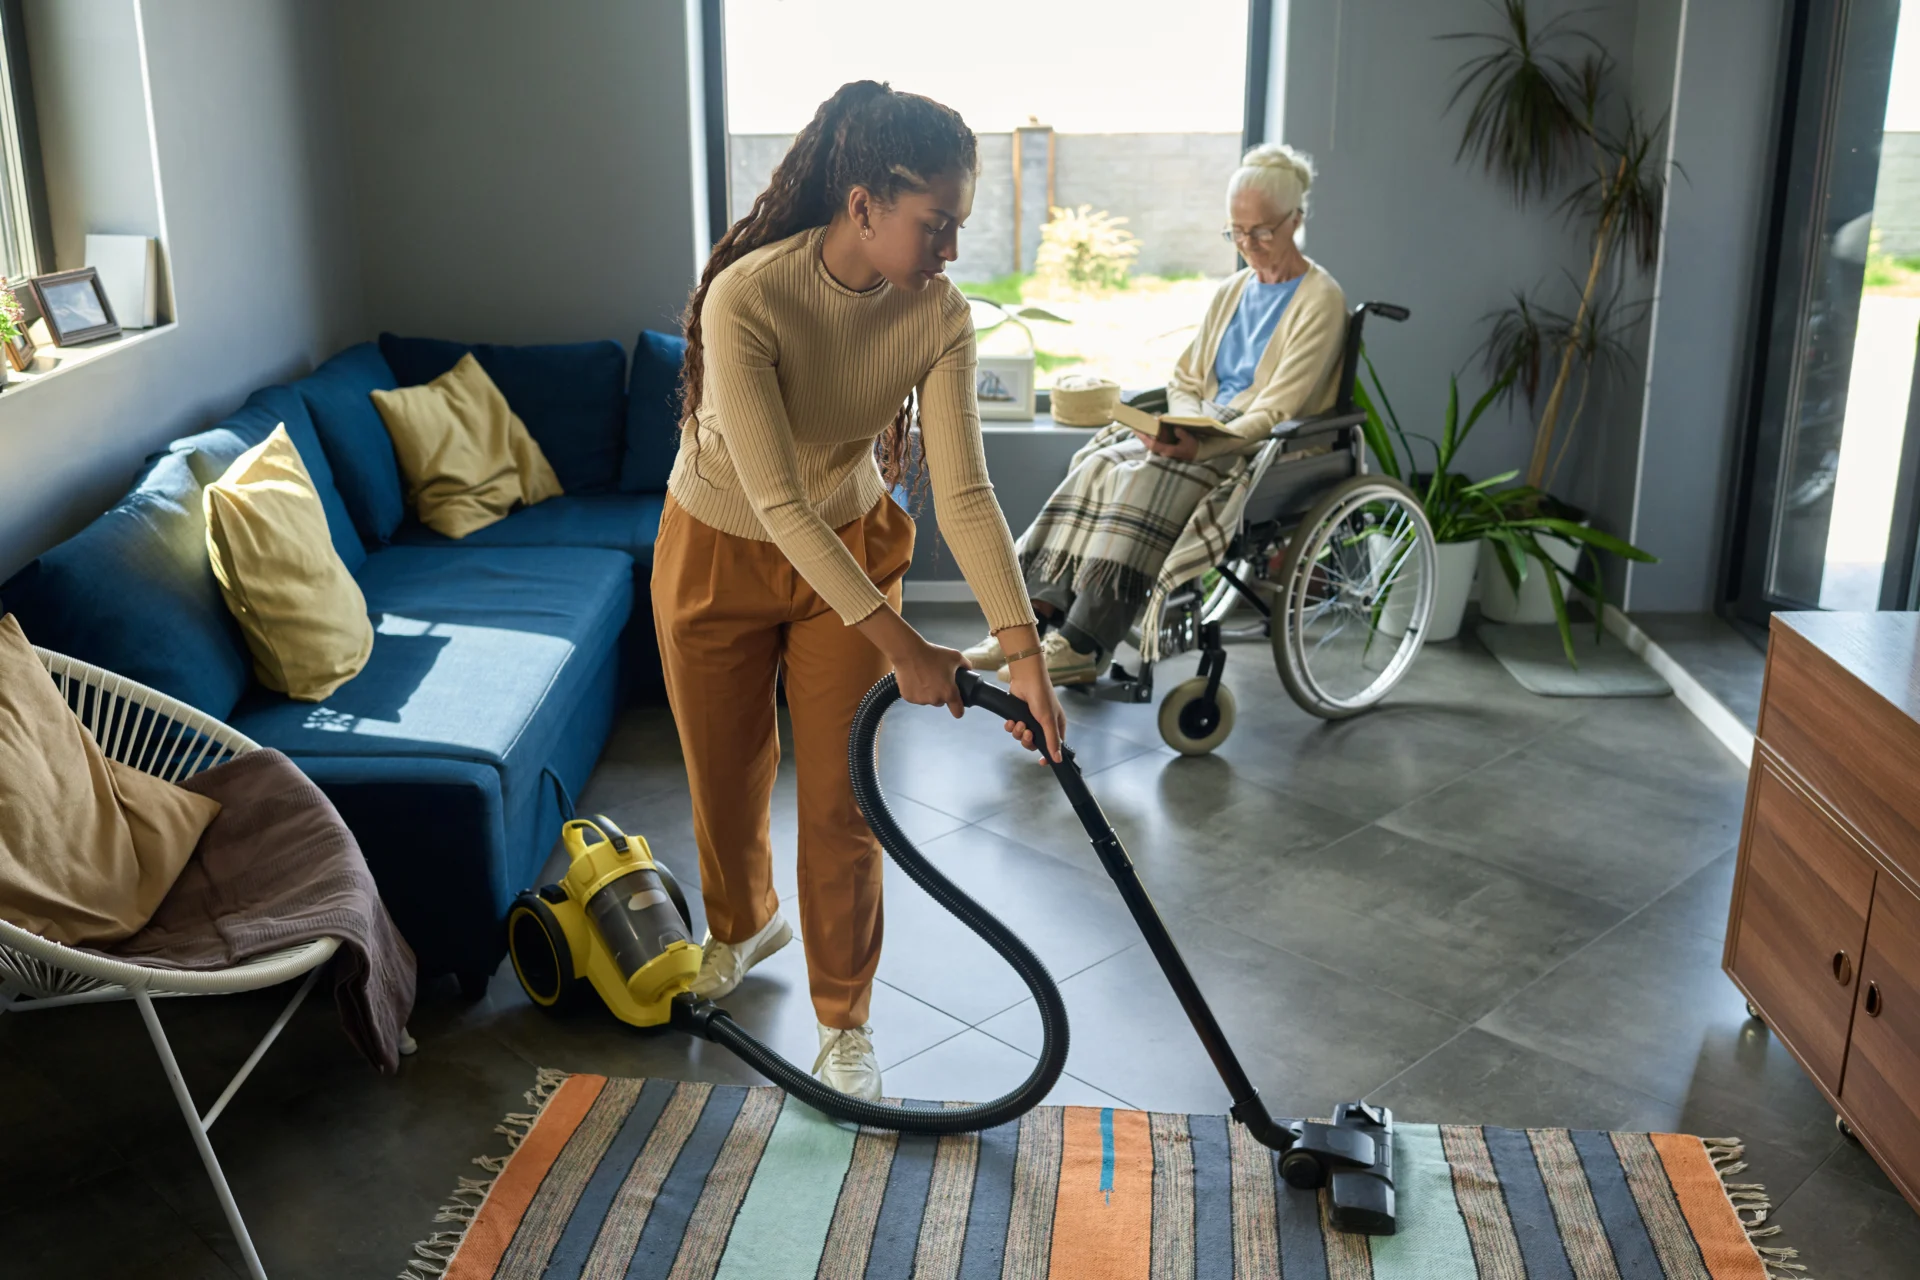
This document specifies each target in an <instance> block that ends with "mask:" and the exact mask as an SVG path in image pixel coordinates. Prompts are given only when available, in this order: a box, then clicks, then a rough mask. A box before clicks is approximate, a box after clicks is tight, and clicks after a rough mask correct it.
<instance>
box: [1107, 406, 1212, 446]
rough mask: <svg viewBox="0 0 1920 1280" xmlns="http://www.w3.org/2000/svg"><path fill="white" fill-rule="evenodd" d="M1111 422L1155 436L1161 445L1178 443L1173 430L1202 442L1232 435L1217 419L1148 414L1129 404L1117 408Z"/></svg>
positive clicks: (1171, 414)
mask: <svg viewBox="0 0 1920 1280" xmlns="http://www.w3.org/2000/svg"><path fill="white" fill-rule="evenodd" d="M1113 420H1114V421H1115V422H1117V423H1119V424H1120V425H1121V426H1123V427H1130V428H1132V429H1133V430H1135V431H1138V432H1140V433H1141V434H1142V435H1150V436H1155V437H1157V438H1158V439H1159V441H1160V443H1161V444H1179V443H1180V437H1179V436H1178V435H1177V434H1175V428H1178V429H1179V430H1181V431H1185V432H1186V433H1187V434H1189V435H1192V436H1197V437H1199V438H1200V439H1202V440H1206V439H1209V438H1211V437H1214V436H1230V435H1232V434H1233V432H1232V431H1230V430H1228V429H1227V427H1226V425H1225V424H1224V423H1222V422H1221V421H1220V420H1219V419H1218V418H1196V417H1186V416H1183V415H1181V414H1177V413H1149V412H1148V411H1147V410H1145V409H1136V408H1134V407H1133V406H1132V405H1130V404H1123V405H1119V406H1117V407H1116V408H1115V409H1114V411H1113Z"/></svg>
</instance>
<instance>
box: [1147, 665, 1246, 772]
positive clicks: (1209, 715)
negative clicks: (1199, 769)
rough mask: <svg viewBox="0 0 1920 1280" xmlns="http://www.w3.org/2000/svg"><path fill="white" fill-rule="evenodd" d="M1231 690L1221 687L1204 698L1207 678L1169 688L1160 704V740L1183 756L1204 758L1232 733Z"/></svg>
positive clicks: (1199, 678) (1196, 678)
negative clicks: (1171, 689) (1170, 689)
mask: <svg viewBox="0 0 1920 1280" xmlns="http://www.w3.org/2000/svg"><path fill="white" fill-rule="evenodd" d="M1233 715H1234V705H1233V690H1231V689H1229V688H1227V686H1225V685H1221V686H1220V687H1219V688H1218V689H1217V690H1215V691H1214V695H1213V697H1211V698H1209V697H1207V678H1206V677H1205V676H1195V677H1194V678H1193V679H1191V680H1184V681H1182V682H1181V683H1179V684H1177V685H1175V686H1174V687H1173V691H1172V692H1171V693H1169V694H1167V699H1166V701H1165V702H1162V703H1161V704H1160V737H1161V740H1162V741H1164V742H1165V743H1166V744H1167V745H1168V746H1170V747H1172V748H1173V749H1174V750H1175V751H1178V752H1179V753H1180V754H1181V755H1183V756H1204V755H1206V754H1207V753H1208V752H1210V751H1212V750H1213V749H1214V748H1215V747H1217V746H1219V745H1220V744H1221V743H1223V742H1225V741H1226V740H1227V735H1228V734H1230V733H1232V732H1233Z"/></svg>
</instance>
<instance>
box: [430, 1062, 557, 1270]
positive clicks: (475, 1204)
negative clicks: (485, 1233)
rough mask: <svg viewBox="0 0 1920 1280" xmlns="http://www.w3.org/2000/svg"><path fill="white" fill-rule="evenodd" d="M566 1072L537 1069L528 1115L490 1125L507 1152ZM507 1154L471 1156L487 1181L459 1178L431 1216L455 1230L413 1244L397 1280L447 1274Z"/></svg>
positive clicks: (517, 1142)
mask: <svg viewBox="0 0 1920 1280" xmlns="http://www.w3.org/2000/svg"><path fill="white" fill-rule="evenodd" d="M567 1074H568V1073H567V1072H565V1071H556V1070H554V1069H553V1068H552V1067H541V1068H540V1070H539V1071H538V1073H537V1074H536V1075H535V1076H534V1083H533V1088H531V1089H529V1090H527V1092H526V1095H525V1096H526V1099H527V1105H528V1106H530V1107H532V1108H533V1111H532V1112H513V1113H511V1114H509V1115H507V1116H506V1117H504V1118H503V1119H502V1120H501V1122H500V1123H499V1124H497V1125H495V1126H494V1129H493V1131H494V1132H495V1133H502V1134H505V1135H506V1137H507V1146H508V1148H509V1149H510V1151H517V1150H519V1149H520V1142H521V1140H522V1139H523V1138H525V1137H526V1136H527V1134H529V1133H531V1132H533V1126H534V1125H535V1124H536V1123H538V1121H539V1119H540V1113H541V1112H542V1111H545V1110H546V1107H547V1103H549V1102H551V1101H552V1100H553V1095H554V1094H555V1093H557V1092H559V1090H560V1086H561V1085H562V1084H564V1083H566V1080H567ZM510 1158H511V1156H510V1155H505V1156H475V1157H474V1158H473V1163H475V1164H477V1165H479V1166H480V1167H481V1168H482V1169H484V1170H486V1171H487V1172H488V1173H490V1174H492V1175H494V1177H489V1178H467V1177H462V1178H461V1179H460V1185H459V1186H458V1187H456V1188H455V1189H454V1190H453V1192H452V1193H451V1194H449V1195H448V1197H447V1202H446V1203H445V1204H443V1205H441V1206H440V1208H439V1209H438V1210H437V1211H435V1213H434V1215H433V1220H434V1221H435V1222H456V1223H459V1224H460V1225H459V1229H458V1230H454V1231H436V1232H434V1233H433V1234H432V1235H430V1236H428V1237H427V1238H426V1239H424V1240H416V1241H415V1242H414V1245H413V1257H411V1258H409V1259H407V1264H406V1266H405V1267H403V1268H402V1269H401V1271H400V1276H399V1280H436V1278H437V1277H440V1276H444V1275H446V1274H447V1266H448V1264H449V1263H451V1262H452V1261H453V1255H454V1254H456V1253H458V1252H459V1251H460V1242H461V1241H463V1240H465V1239H466V1237H467V1228H468V1227H469V1226H471V1225H472V1223H473V1220H474V1219H475V1218H476V1217H478V1216H479V1214H480V1209H481V1206H483V1205H484V1204H486V1202H487V1194H488V1193H489V1192H490V1191H492V1190H493V1183H494V1178H497V1177H498V1176H499V1175H500V1174H502V1173H504V1172H505V1171H506V1168H507V1161H508V1160H509V1159H510Z"/></svg>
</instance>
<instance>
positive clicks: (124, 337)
mask: <svg viewBox="0 0 1920 1280" xmlns="http://www.w3.org/2000/svg"><path fill="white" fill-rule="evenodd" d="M178 327H179V325H177V324H176V323H175V322H173V321H171V320H170V321H168V322H167V323H165V324H157V325H155V326H154V327H153V328H151V329H135V330H132V331H130V332H126V333H122V334H121V335H120V336H119V337H117V338H102V339H101V340H100V341H98V342H89V343H86V344H84V345H82V346H77V347H55V346H47V345H42V346H41V347H40V348H39V349H37V350H36V351H35V352H34V354H33V364H32V366H31V367H30V368H28V370H27V371H26V372H25V373H17V372H15V371H14V370H12V369H9V370H8V371H7V384H6V386H5V388H4V389H0V405H7V404H11V403H12V402H13V401H14V400H17V399H18V398H19V397H20V396H21V395H22V394H24V393H26V392H29V391H32V390H33V389H34V388H35V387H38V386H41V385H42V384H44V383H48V382H52V381H53V380H54V379H55V378H58V377H60V376H61V375H63V374H67V373H71V372H72V371H74V370H75V369H82V368H85V367H86V366H88V365H90V364H93V363H95V362H96V361H99V360H104V359H106V358H108V357H110V356H112V355H115V354H117V353H119V352H122V351H126V350H129V349H130V348H133V347H137V346H139V345H140V344H141V343H143V342H150V341H152V340H153V339H155V338H158V337H160V336H161V335H162V334H167V333H172V332H173V331H174V330H175V329H177V328H178ZM4 359H5V357H4V356H0V360H4Z"/></svg>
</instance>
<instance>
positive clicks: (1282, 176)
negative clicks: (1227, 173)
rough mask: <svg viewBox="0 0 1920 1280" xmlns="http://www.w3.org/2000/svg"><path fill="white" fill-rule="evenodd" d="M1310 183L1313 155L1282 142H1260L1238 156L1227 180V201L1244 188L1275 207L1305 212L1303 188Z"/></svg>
mask: <svg viewBox="0 0 1920 1280" xmlns="http://www.w3.org/2000/svg"><path fill="white" fill-rule="evenodd" d="M1311 186H1313V157H1312V156H1310V155H1308V154H1307V153H1306V152H1304V151H1295V150H1294V149H1293V148H1292V147H1290V146H1288V145H1287V144H1286V143H1284V142H1263V143H1261V144H1260V145H1259V146H1257V147H1255V148H1254V149H1253V150H1251V151H1249V152H1247V154H1246V155H1245V156H1243V157H1241V159H1240V167H1239V168H1238V169H1235V170H1234V171H1233V177H1232V178H1230V179H1228V181H1227V204H1228V207H1229V208H1231V207H1232V204H1233V197H1234V196H1235V195H1237V194H1239V193H1240V192H1241V191H1243V190H1245V189H1246V188H1248V187H1252V188H1253V189H1254V190H1256V191H1258V192H1260V193H1261V194H1262V195H1264V196H1266V198H1267V199H1268V200H1270V201H1272V203H1273V207H1274V209H1275V210H1279V211H1284V212H1286V213H1292V212H1293V211H1294V210H1296V209H1297V210H1299V211H1300V212H1301V213H1302V214H1304V213H1305V212H1306V211H1307V189H1308V188H1310V187H1311Z"/></svg>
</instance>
